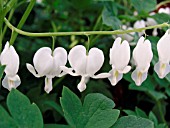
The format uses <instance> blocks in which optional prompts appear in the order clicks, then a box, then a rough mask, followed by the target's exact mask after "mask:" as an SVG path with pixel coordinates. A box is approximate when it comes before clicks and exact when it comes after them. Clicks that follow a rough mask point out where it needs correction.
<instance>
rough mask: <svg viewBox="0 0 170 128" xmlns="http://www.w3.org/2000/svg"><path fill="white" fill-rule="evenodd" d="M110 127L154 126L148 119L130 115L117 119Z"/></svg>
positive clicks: (147, 127)
mask: <svg viewBox="0 0 170 128" xmlns="http://www.w3.org/2000/svg"><path fill="white" fill-rule="evenodd" d="M111 128H154V124H153V122H152V121H150V120H148V119H145V118H141V117H136V116H132V115H130V116H124V117H121V118H120V119H118V121H117V122H116V123H115V124H114V125H113V126H112V127H111Z"/></svg>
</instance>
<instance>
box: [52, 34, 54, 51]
mask: <svg viewBox="0 0 170 128" xmlns="http://www.w3.org/2000/svg"><path fill="white" fill-rule="evenodd" d="M54 48H55V36H52V51H54Z"/></svg>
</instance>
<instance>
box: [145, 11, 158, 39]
mask: <svg viewBox="0 0 170 128" xmlns="http://www.w3.org/2000/svg"><path fill="white" fill-rule="evenodd" d="M149 15H150V16H153V15H155V12H151V13H149ZM146 25H147V26H153V25H157V22H156V20H154V19H153V18H152V17H148V18H146ZM157 29H158V28H154V29H153V32H152V35H153V36H157V35H158V32H157Z"/></svg>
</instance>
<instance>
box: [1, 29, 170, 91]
mask: <svg viewBox="0 0 170 128" xmlns="http://www.w3.org/2000/svg"><path fill="white" fill-rule="evenodd" d="M157 50H158V56H159V61H158V62H157V63H156V64H155V66H154V70H155V72H156V73H157V74H158V76H159V77H160V78H161V79H162V78H164V77H165V76H166V75H167V74H168V73H169V72H170V54H169V53H170V29H168V30H167V31H166V33H165V34H164V35H163V37H161V39H160V40H159V41H158V43H157ZM67 58H68V61H69V64H70V66H71V67H70V68H69V67H66V66H65V65H66V63H67ZM132 58H133V59H134V62H135V65H136V69H135V70H134V71H133V72H132V74H131V77H132V79H133V80H134V82H135V84H136V85H137V86H140V85H141V84H142V82H143V81H144V80H146V78H147V74H148V70H149V67H150V63H151V60H152V58H153V53H152V48H151V42H150V41H149V40H147V39H145V38H144V37H140V39H139V40H138V42H137V45H136V47H135V48H134V50H133V53H132ZM0 61H1V65H6V68H5V73H6V76H5V77H4V79H3V80H2V85H3V86H4V87H5V88H7V89H8V90H9V91H10V90H11V88H16V87H17V86H19V85H20V83H21V81H20V78H19V76H18V75H17V72H18V68H19V56H18V54H17V53H16V51H15V49H14V47H13V46H10V45H9V43H8V42H7V43H6V45H5V48H4V50H3V51H2V53H1V56H0ZM129 61H130V46H129V42H128V41H126V40H123V41H122V39H121V38H120V37H118V38H116V40H115V41H114V43H113V46H112V48H111V49H110V65H111V67H112V69H111V70H110V71H109V73H100V74H97V75H96V72H98V71H99V70H100V69H101V67H102V65H103V63H104V54H103V51H101V50H100V49H98V48H91V49H90V50H89V51H87V50H86V48H85V47H84V46H82V45H77V46H74V47H73V48H72V49H71V50H70V52H69V54H68V55H67V52H66V50H65V49H64V48H61V47H58V48H56V49H54V50H53V51H52V50H51V49H50V48H48V47H43V48H40V49H39V50H38V51H37V52H36V53H35V55H34V57H33V64H34V67H33V66H32V65H31V64H28V63H27V64H26V66H27V69H28V70H29V71H30V72H31V73H32V74H33V75H34V76H35V77H38V78H39V77H43V76H45V88H44V90H45V91H46V92H47V93H49V92H50V91H51V90H52V78H54V77H62V76H63V75H66V74H70V75H72V76H81V80H80V82H79V84H78V86H77V88H78V89H79V90H80V91H81V92H82V91H84V90H85V89H86V83H87V82H88V80H89V79H90V78H93V79H99V78H108V79H109V81H110V83H111V85H116V84H117V83H118V82H119V81H120V80H121V79H122V77H123V74H125V73H128V72H129V71H130V70H131V66H129V65H128V64H129Z"/></svg>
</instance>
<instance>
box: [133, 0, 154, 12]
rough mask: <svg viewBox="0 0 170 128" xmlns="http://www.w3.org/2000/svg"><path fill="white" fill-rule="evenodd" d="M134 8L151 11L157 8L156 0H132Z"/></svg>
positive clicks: (139, 10) (140, 10)
mask: <svg viewBox="0 0 170 128" xmlns="http://www.w3.org/2000/svg"><path fill="white" fill-rule="evenodd" d="M131 3H132V5H133V6H134V8H135V9H136V10H137V11H138V12H139V13H143V12H150V11H153V10H155V9H156V4H157V2H156V0H131Z"/></svg>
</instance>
